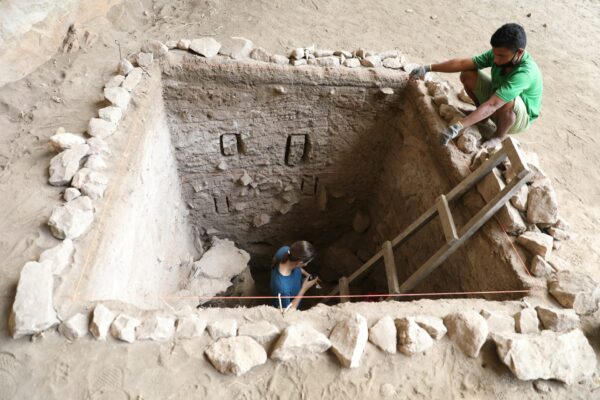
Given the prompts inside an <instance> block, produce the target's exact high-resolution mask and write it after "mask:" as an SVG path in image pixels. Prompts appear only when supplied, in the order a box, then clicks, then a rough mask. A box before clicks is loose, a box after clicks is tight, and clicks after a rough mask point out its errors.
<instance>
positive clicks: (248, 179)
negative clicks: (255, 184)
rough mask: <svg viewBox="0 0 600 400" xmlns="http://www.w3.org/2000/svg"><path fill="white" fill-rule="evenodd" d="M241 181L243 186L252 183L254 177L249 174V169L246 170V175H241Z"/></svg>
mask: <svg viewBox="0 0 600 400" xmlns="http://www.w3.org/2000/svg"><path fill="white" fill-rule="evenodd" d="M239 182H240V183H241V184H242V186H248V185H249V184H251V183H252V177H250V175H248V172H247V171H244V175H242V176H241V177H240V179H239Z"/></svg>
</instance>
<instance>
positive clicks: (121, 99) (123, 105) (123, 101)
mask: <svg viewBox="0 0 600 400" xmlns="http://www.w3.org/2000/svg"><path fill="white" fill-rule="evenodd" d="M104 98H105V99H106V100H108V101H109V102H110V103H111V104H112V105H114V106H116V107H119V108H120V109H121V110H123V111H125V110H126V109H127V106H128V105H129V100H131V95H130V94H129V92H128V91H127V90H126V89H124V88H122V87H116V88H105V89H104Z"/></svg>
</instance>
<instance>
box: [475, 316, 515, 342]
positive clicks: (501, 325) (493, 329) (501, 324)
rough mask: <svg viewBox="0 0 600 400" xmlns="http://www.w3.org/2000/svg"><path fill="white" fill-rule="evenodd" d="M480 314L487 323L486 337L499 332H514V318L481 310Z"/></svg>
mask: <svg viewBox="0 0 600 400" xmlns="http://www.w3.org/2000/svg"><path fill="white" fill-rule="evenodd" d="M480 314H481V316H482V317H483V318H485V321H486V322H487V324H488V331H489V334H488V337H490V336H491V335H494V334H499V333H515V319H514V318H513V317H511V316H510V315H506V314H501V313H497V312H493V311H488V310H481V313H480Z"/></svg>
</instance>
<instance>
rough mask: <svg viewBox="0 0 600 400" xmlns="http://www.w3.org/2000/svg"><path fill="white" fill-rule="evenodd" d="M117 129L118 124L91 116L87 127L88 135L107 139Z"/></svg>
mask: <svg viewBox="0 0 600 400" xmlns="http://www.w3.org/2000/svg"><path fill="white" fill-rule="evenodd" d="M116 130H117V124H116V123H114V122H110V121H107V120H105V119H101V118H91V119H90V123H89V125H88V128H87V133H88V135H90V136H92V137H99V138H101V139H106V138H107V137H109V136H111V135H112V134H113V133H115V132H116Z"/></svg>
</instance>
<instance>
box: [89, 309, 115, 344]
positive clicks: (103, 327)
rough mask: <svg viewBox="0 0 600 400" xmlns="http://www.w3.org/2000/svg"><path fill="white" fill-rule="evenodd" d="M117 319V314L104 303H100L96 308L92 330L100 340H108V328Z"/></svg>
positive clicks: (91, 325)
mask: <svg viewBox="0 0 600 400" xmlns="http://www.w3.org/2000/svg"><path fill="white" fill-rule="evenodd" d="M114 319H115V314H114V313H113V312H112V311H110V310H109V309H108V308H106V307H105V306H104V305H103V304H98V305H97V306H96V308H94V313H93V315H92V323H91V324H90V332H91V333H92V335H93V336H94V337H95V338H96V339H98V340H106V335H107V334H108V329H109V328H110V325H111V324H112V322H113V320H114Z"/></svg>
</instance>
